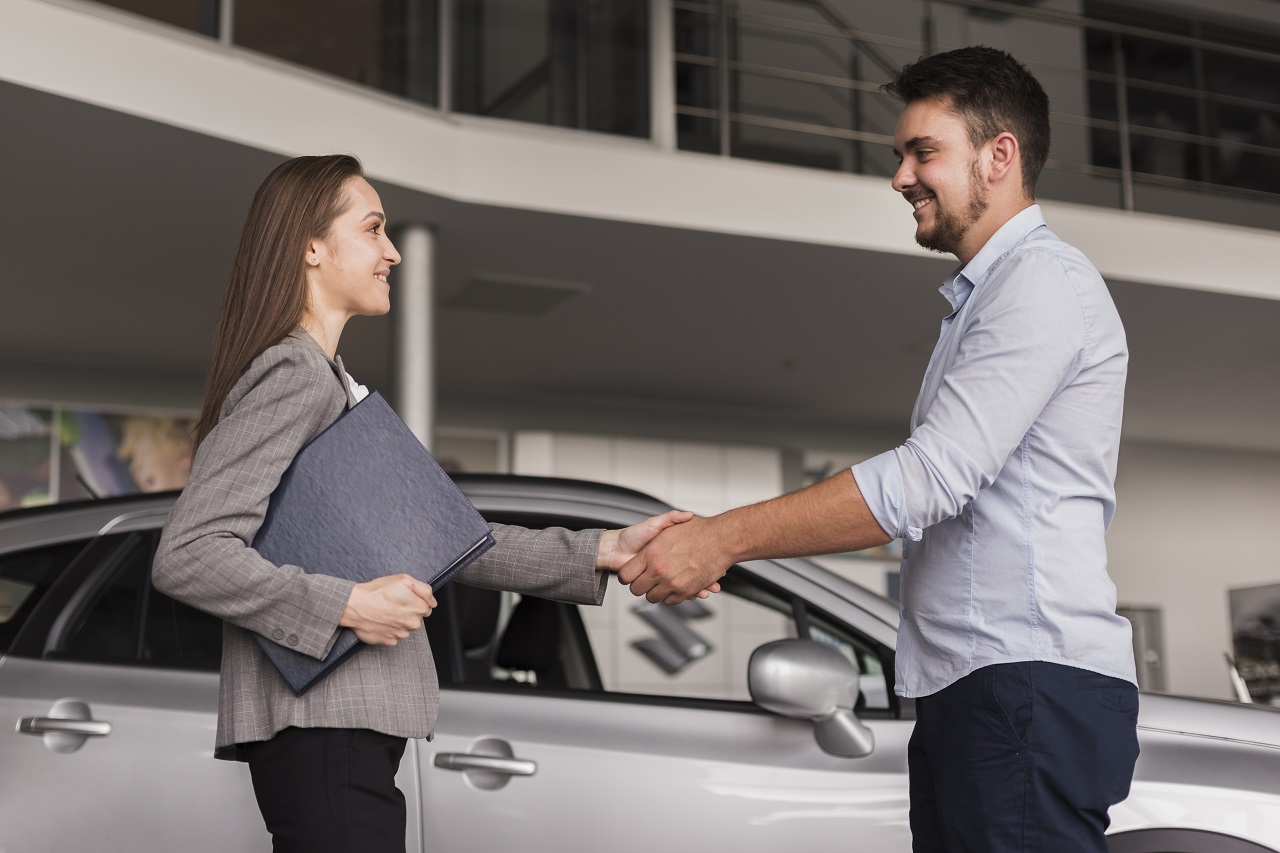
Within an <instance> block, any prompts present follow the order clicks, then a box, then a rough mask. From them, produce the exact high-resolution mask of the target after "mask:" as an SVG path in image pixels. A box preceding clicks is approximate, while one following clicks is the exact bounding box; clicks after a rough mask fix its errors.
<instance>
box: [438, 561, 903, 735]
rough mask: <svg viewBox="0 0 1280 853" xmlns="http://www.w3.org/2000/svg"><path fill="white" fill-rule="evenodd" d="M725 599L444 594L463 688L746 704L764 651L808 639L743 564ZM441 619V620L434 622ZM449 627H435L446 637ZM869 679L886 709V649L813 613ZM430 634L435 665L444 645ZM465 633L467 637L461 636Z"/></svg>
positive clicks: (617, 593)
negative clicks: (583, 600)
mask: <svg viewBox="0 0 1280 853" xmlns="http://www.w3.org/2000/svg"><path fill="white" fill-rule="evenodd" d="M721 585H722V587H723V589H722V591H721V592H720V593H719V594H718V595H713V596H711V598H709V599H707V600H705V601H691V602H685V603H684V604H681V605H678V606H676V607H667V606H665V605H661V604H649V603H648V602H646V601H644V600H643V599H638V598H634V597H632V596H631V595H629V594H626V591H625V590H621V589H617V588H615V589H612V590H610V592H609V594H608V595H606V596H605V603H604V606H602V607H578V606H575V605H569V604H559V603H555V602H550V601H545V600H542V599H537V598H532V597H529V596H526V597H523V598H522V597H520V596H517V595H513V594H511V593H499V592H491V591H488V590H478V589H474V588H471V587H466V586H464V585H462V584H452V585H450V587H449V588H448V589H447V590H445V591H444V592H445V594H446V595H447V596H449V598H448V603H444V602H442V603H441V613H442V614H445V613H449V612H452V613H453V614H454V615H453V616H451V617H447V618H454V619H455V624H456V628H455V630H454V631H453V632H451V633H452V635H453V637H454V639H451V640H449V641H448V642H449V643H450V644H456V645H457V646H460V649H459V650H458V652H459V653H458V657H457V663H456V664H455V666H458V667H460V669H461V673H462V678H461V681H462V682H463V683H466V684H477V685H506V686H509V687H511V688H512V689H518V690H525V689H549V690H587V691H601V690H603V691H609V692H614V693H632V694H645V695H651V696H665V697H678V698H685V699H711V700H729V701H750V698H751V696H750V691H749V690H748V687H747V665H748V661H749V660H750V657H751V653H752V652H753V651H754V650H755V649H756V648H757V647H759V646H761V645H763V644H765V643H768V642H771V641H773V640H780V639H786V638H795V637H798V636H801V635H802V630H801V629H800V628H798V623H797V617H796V612H795V609H794V607H793V604H792V602H791V600H790V598H788V597H786V596H784V595H782V594H779V593H778V592H775V591H773V590H771V589H770V588H768V587H767V586H765V585H763V584H760V583H759V582H757V581H756V580H754V579H753V578H752V577H751V576H750V575H748V574H747V573H746V572H743V571H742V570H740V569H734V570H732V571H730V573H729V575H728V576H726V577H725V578H724V580H722V581H721ZM433 621H434V620H433ZM443 624H444V623H443V621H442V622H440V623H437V624H435V625H432V624H428V629H429V630H431V631H435V632H436V633H442V632H443ZM804 625H805V628H804V631H807V632H808V634H809V636H810V638H812V639H814V640H817V641H819V642H824V643H828V644H830V645H832V646H834V647H835V648H837V649H838V650H839V651H840V652H841V653H842V654H844V655H845V657H847V658H848V659H849V661H850V662H851V663H853V664H854V665H856V666H857V667H858V669H859V672H860V673H861V687H862V694H863V696H862V699H861V700H860V703H859V707H860V708H865V709H867V710H884V711H887V710H888V709H889V708H890V707H891V705H890V692H891V691H890V685H889V680H888V678H889V676H888V674H887V672H886V667H885V665H884V660H885V659H886V656H891V654H890V653H888V652H887V651H885V650H883V649H881V648H880V647H878V646H877V645H876V644H875V643H873V642H871V641H869V640H867V639H865V638H862V637H860V636H859V635H858V634H857V632H856V631H854V630H852V629H851V628H849V627H848V626H844V625H841V624H839V623H837V622H836V621H834V620H831V619H828V618H826V617H823V616H820V615H815V614H810V615H808V616H806V617H805V621H804ZM436 633H433V634H432V648H433V650H434V651H435V653H436V656H437V664H438V667H439V668H440V669H441V670H442V675H443V671H444V670H445V669H446V667H445V665H444V661H443V660H442V659H441V658H442V656H447V655H448V653H447V652H445V648H446V646H445V645H443V644H441V643H440V642H439V641H438V640H437V637H436ZM459 638H460V639H459Z"/></svg>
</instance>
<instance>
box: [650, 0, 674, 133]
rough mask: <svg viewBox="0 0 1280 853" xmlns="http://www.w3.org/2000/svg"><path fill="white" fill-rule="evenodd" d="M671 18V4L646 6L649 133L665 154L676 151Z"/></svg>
mask: <svg viewBox="0 0 1280 853" xmlns="http://www.w3.org/2000/svg"><path fill="white" fill-rule="evenodd" d="M675 14H676V13H675V10H674V9H673V8H672V6H671V0H651V2H650V3H649V133H650V136H651V137H652V139H653V141H654V143H656V144H657V146H658V147H659V148H663V149H665V150H667V151H674V150H676V59H675V56H676V48H675V40H676V36H675Z"/></svg>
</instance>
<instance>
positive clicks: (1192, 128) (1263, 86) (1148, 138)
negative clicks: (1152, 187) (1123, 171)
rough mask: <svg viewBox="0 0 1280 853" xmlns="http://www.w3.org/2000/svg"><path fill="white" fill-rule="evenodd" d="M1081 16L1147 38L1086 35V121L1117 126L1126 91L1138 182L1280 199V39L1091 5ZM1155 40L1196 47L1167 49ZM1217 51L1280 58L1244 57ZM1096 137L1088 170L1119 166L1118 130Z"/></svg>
mask: <svg viewBox="0 0 1280 853" xmlns="http://www.w3.org/2000/svg"><path fill="white" fill-rule="evenodd" d="M1085 14H1086V15H1087V16H1088V17H1090V18H1094V19H1098V20H1102V21H1107V22H1114V23H1119V24H1124V25H1126V26H1131V27H1141V28H1143V29H1145V30H1148V31H1149V33H1150V35H1136V34H1133V33H1128V32H1126V33H1123V34H1121V33H1115V32H1111V31H1107V30H1100V29H1088V30H1086V32H1085V39H1086V46H1087V56H1088V66H1089V70H1090V71H1091V72H1093V76H1094V79H1092V80H1091V81H1090V83H1089V110H1090V114H1091V116H1092V117H1093V118H1095V119H1101V120H1103V121H1119V120H1121V116H1120V115H1119V108H1118V105H1119V95H1118V91H1117V88H1118V86H1120V85H1122V84H1123V86H1124V95H1125V98H1126V100H1127V102H1128V104H1127V105H1128V115H1127V116H1126V117H1125V118H1126V119H1127V121H1128V123H1129V126H1130V137H1129V139H1130V141H1129V148H1130V155H1131V158H1132V164H1133V171H1134V173H1135V174H1136V175H1137V176H1138V177H1139V178H1140V177H1141V176H1142V175H1151V176H1158V177H1164V178H1175V179H1181V180H1189V181H1200V182H1204V183H1209V184H1218V185H1222V186H1234V187H1240V188H1242V189H1247V190H1254V191H1257V190H1261V191H1264V192H1280V33H1266V32H1245V31H1241V30H1235V29H1231V28H1226V27H1220V26H1216V25H1213V24H1206V23H1203V22H1201V21H1197V20H1192V19H1189V18H1180V17H1175V16H1171V15H1158V14H1153V13H1151V12H1150V11H1149V10H1146V9H1138V8H1132V9H1131V8H1128V7H1126V6H1123V5H1119V4H1111V3H1097V2H1090V3H1087V4H1086V6H1085ZM1161 33H1170V34H1172V35H1176V36H1183V37H1191V38H1195V39H1199V40H1201V41H1200V43H1184V42H1170V41H1165V40H1163V39H1162V38H1161ZM1215 45H1229V46H1231V47H1233V48H1248V49H1251V50H1255V51H1259V52H1262V53H1269V54H1273V55H1274V56H1275V57H1276V58H1275V59H1271V60H1268V59H1266V58H1263V57H1257V56H1242V55H1239V54H1237V53H1232V52H1228V51H1226V50H1222V49H1215ZM1117 47H1118V48H1119V53H1120V55H1121V56H1122V58H1123V61H1124V67H1123V81H1121V80H1119V79H1117V78H1116V76H1115V75H1116V73H1117V71H1118V70H1119V69H1118V68H1117V65H1116V63H1115V61H1114V59H1115V52H1116V49H1117ZM1194 137H1202V138H1203V139H1196V138H1194ZM1092 138H1093V161H1094V163H1095V164H1096V165H1099V166H1106V167H1112V168H1118V167H1119V166H1120V147H1119V143H1118V136H1117V132H1116V131H1115V130H1112V129H1109V128H1094V129H1093V131H1092Z"/></svg>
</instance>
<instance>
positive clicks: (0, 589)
mask: <svg viewBox="0 0 1280 853" xmlns="http://www.w3.org/2000/svg"><path fill="white" fill-rule="evenodd" d="M89 541H90V540H86V539H78V540H76V541H74V542H60V543H58V544H55V545H44V546H41V547H39V548H30V549H28V550H25V551H16V552H14V553H10V554H4V555H0V654H2V653H4V652H7V651H8V650H9V646H10V645H11V644H12V643H13V640H14V638H15V637H17V636H18V631H19V630H21V628H22V626H23V625H24V624H25V623H26V621H27V617H29V616H30V615H31V613H32V612H34V610H35V608H36V605H37V604H38V603H39V602H40V600H41V599H42V598H43V597H44V594H45V593H46V592H48V590H49V588H50V587H51V586H53V582H54V581H55V580H57V578H58V576H59V575H61V574H62V572H63V570H64V569H66V568H67V566H69V565H70V564H71V561H72V560H74V559H75V558H76V555H78V554H79V553H80V552H81V551H83V550H84V549H85V546H86V545H88V543H89Z"/></svg>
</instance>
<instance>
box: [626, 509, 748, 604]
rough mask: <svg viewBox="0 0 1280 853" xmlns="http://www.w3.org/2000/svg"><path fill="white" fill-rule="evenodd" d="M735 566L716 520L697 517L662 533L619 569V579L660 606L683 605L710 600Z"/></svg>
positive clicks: (633, 591)
mask: <svg viewBox="0 0 1280 853" xmlns="http://www.w3.org/2000/svg"><path fill="white" fill-rule="evenodd" d="M731 565H733V557H732V555H730V554H729V553H728V552H727V550H726V549H725V548H724V546H723V545H722V543H721V542H720V541H719V537H718V536H717V535H716V524H715V522H714V520H711V519H706V518H694V519H691V520H689V521H686V522H684V523H683V524H678V525H675V526H674V527H670V528H668V529H666V530H663V531H661V532H660V533H659V534H658V535H657V536H656V537H655V538H654V539H653V541H652V542H650V543H649V544H648V545H647V546H646V547H645V548H644V549H643V550H642V551H641V552H640V553H639V554H638V555H636V557H634V558H633V559H632V560H631V561H630V562H628V563H627V564H626V565H625V566H623V567H622V568H621V569H619V570H618V580H620V581H622V582H623V583H625V584H629V585H630V586H631V592H632V593H633V594H634V595H643V596H644V597H645V598H647V599H648V600H649V601H650V602H652V603H654V604H657V603H658V602H660V601H661V602H663V603H665V604H679V603H680V602H682V601H687V600H688V599H690V598H694V597H697V598H706V595H704V594H703V593H704V592H705V591H706V590H710V589H712V588H713V587H714V588H715V590H716V591H718V590H719V588H720V584H719V583H717V581H718V580H719V579H720V578H722V577H724V573H725V572H727V571H728V570H729V567H730V566H731Z"/></svg>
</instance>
